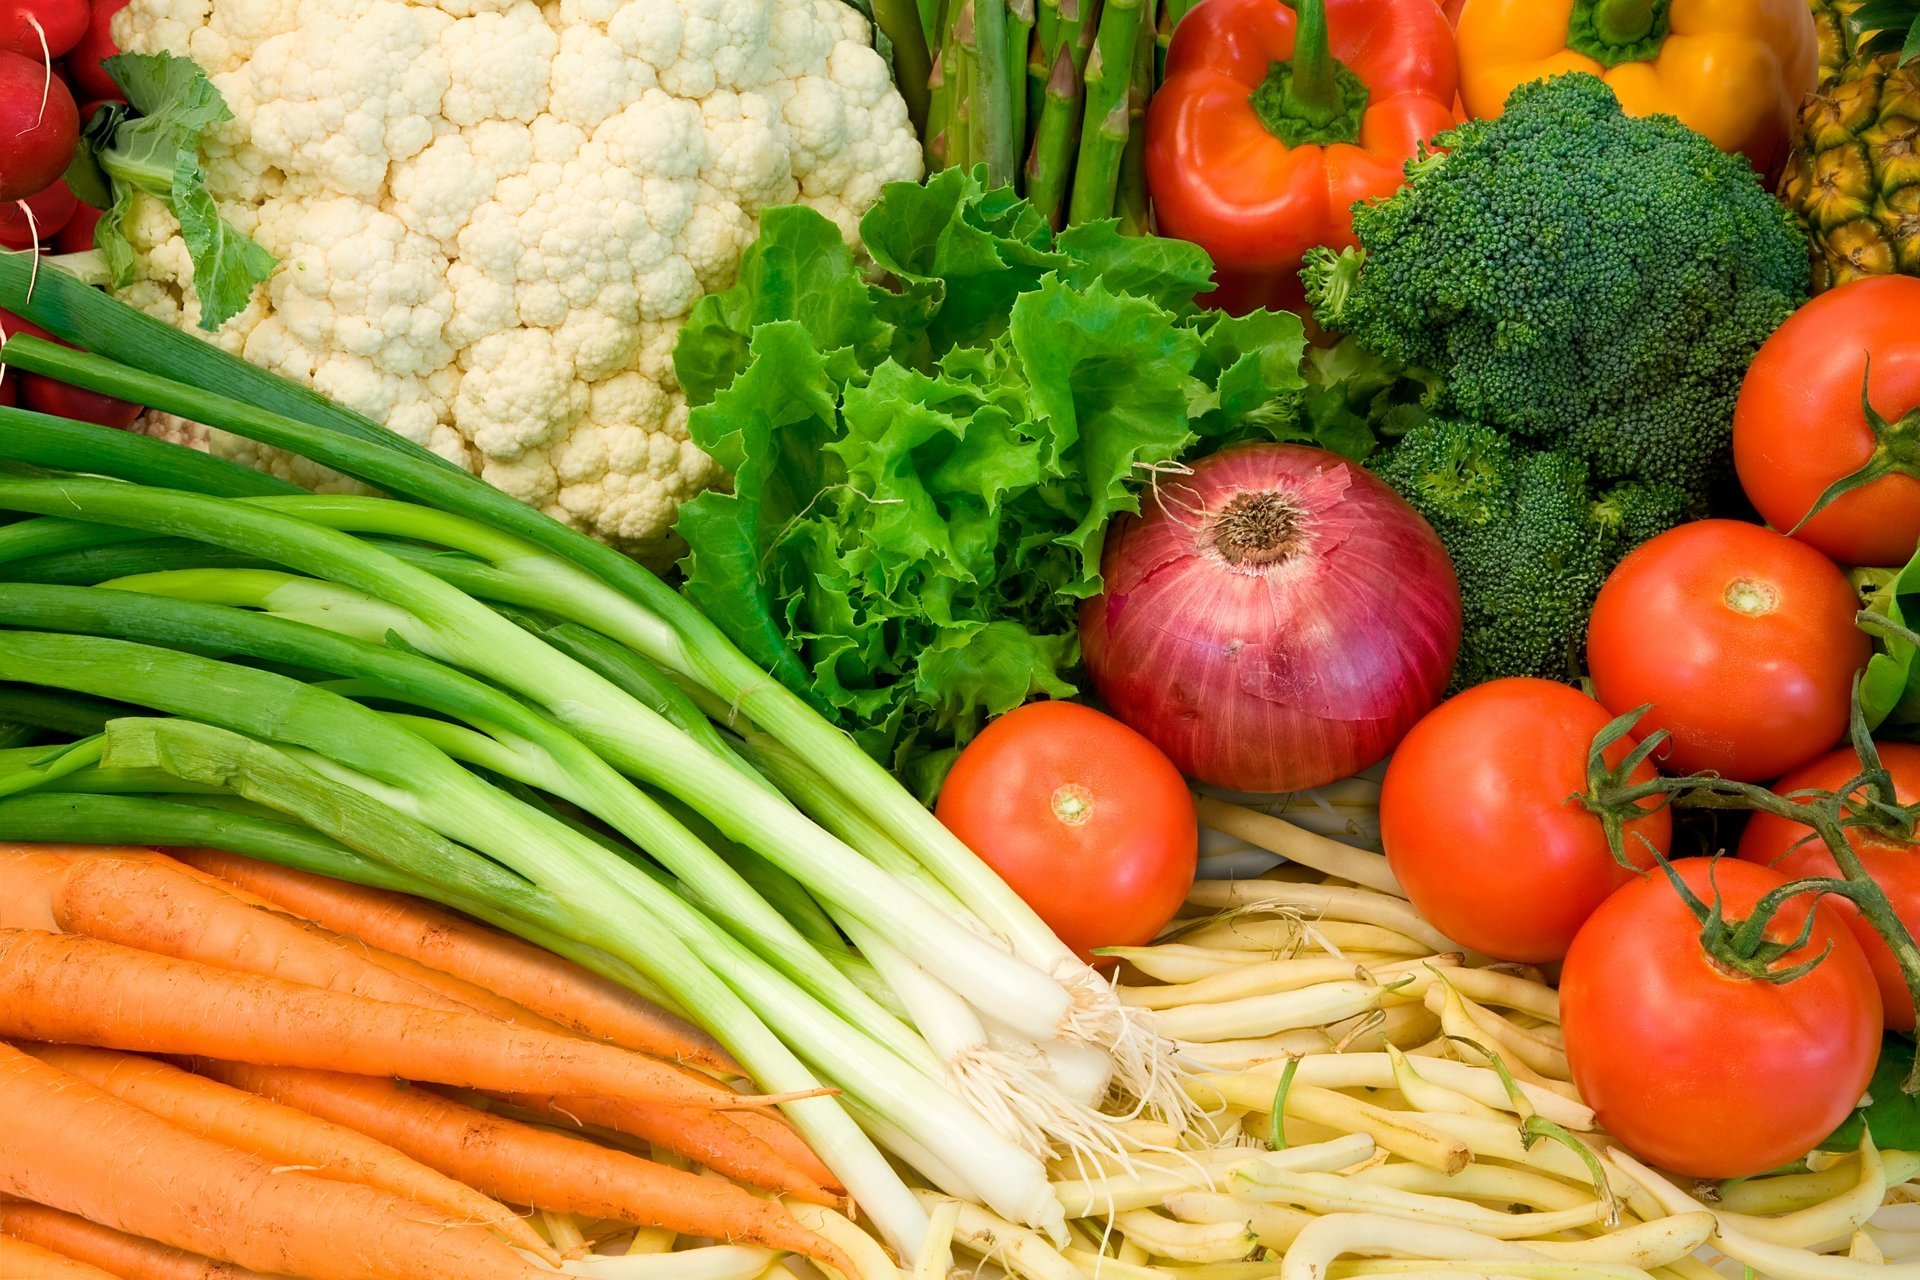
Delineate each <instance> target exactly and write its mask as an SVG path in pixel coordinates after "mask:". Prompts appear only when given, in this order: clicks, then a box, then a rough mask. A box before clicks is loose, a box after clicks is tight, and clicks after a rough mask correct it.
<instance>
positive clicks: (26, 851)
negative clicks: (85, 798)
mask: <svg viewBox="0 0 1920 1280" xmlns="http://www.w3.org/2000/svg"><path fill="white" fill-rule="evenodd" d="M108 860H111V861H112V862H113V863H114V864H115V865H118V866H124V865H126V864H128V863H141V864H150V863H164V864H166V865H168V866H172V867H177V868H178V869H179V870H180V872H181V873H182V874H184V875H188V876H192V877H193V878H194V879H195V880H197V881H199V882H201V883H203V884H206V885H210V886H213V887H217V888H220V889H224V890H226V891H227V892H228V893H230V894H231V895H232V896H233V897H234V898H236V899H237V900H239V901H241V902H245V903H246V904H247V905H249V906H261V907H266V906H269V905H270V904H268V903H267V902H266V900H265V899H263V898H257V897H255V896H254V895H253V894H251V893H248V892H247V891H246V890H245V889H242V888H241V887H240V886H238V885H230V884H227V883H226V882H225V881H223V880H220V879H217V878H216V877H214V876H210V875H208V874H207V873H206V872H204V871H201V870H199V869H198V868H196V867H189V866H187V865H186V864H184V863H179V862H175V861H174V860H173V859H171V858H169V857H167V856H166V855H165V854H163V853H161V852H160V851H159V850H157V849H148V848H144V847H141V846H137V845H70V844H11V843H6V842H0V928H7V929H46V930H53V929H57V928H58V927H59V926H58V925H57V924H55V922H54V919H53V895H54V893H55V891H56V890H57V889H58V887H59V884H60V882H61V881H62V880H63V879H64V878H65V877H66V876H67V875H69V874H70V873H71V872H72V870H73V868H74V867H75V866H76V865H79V864H81V863H93V862H105V861H108Z"/></svg>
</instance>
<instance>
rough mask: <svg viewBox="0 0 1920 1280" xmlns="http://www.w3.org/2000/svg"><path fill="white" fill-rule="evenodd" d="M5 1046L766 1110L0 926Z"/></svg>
mask: <svg viewBox="0 0 1920 1280" xmlns="http://www.w3.org/2000/svg"><path fill="white" fill-rule="evenodd" d="M0 1036H4V1037H11V1038H20V1039H26V1040H45V1041H49V1042H52V1043H56V1044H88V1045H94V1046H97V1047H100V1048H106V1049H126V1050H130V1051H132V1052H135V1053H173V1054H204V1055H206V1056H208V1057H215V1058H230V1059H232V1060H234V1061H236V1062H256V1063H259V1064H261V1065H263V1066H286V1067H317V1068H321V1069H332V1070H342V1071H348V1072H351V1073H353V1074H356V1075H392V1076H402V1077H405V1078H407V1079H411V1080H429V1081H433V1082H435V1083H438V1084H450V1085H458V1086H461V1087H463V1088H470V1089H498V1090H534V1091H551V1092H554V1093H564V1094H583V1095H590V1096H608V1097H615V1098H626V1099H633V1100H636V1101H646V1102H650V1103H665V1104H669V1105H673V1106H678V1107H690V1108H691V1107H709V1108H721V1109H730V1108H734V1107H745V1108H755V1107H765V1106H769V1105H771V1104H772V1100H771V1099H768V1098H755V1097H749V1096H747V1095H744V1094H736V1093H731V1092H729V1091H727V1090H725V1089H722V1088H720V1087H719V1086H718V1085H702V1084H701V1083H699V1082H698V1081H696V1080H695V1079H694V1078H692V1077H690V1076H688V1075H686V1074H685V1073H683V1072H681V1071H678V1070H676V1069H675V1068H674V1067H672V1066H670V1065H668V1064H666V1063H663V1062H657V1061H655V1060H653V1059H651V1058H648V1057H645V1056H644V1055H641V1054H637V1053H629V1052H627V1051H626V1050H624V1049H619V1048H616V1047H614V1046H612V1045H608V1044H603V1043H601V1042H599V1041H595V1040H585V1039H577V1038H574V1037H571V1036H559V1035H554V1034H551V1033H549V1032H545V1031H540V1030H537V1029H535V1028H529V1027H513V1026H507V1025H505V1024H502V1023H499V1022H495V1021H494V1020H492V1019H491V1018H488V1017H485V1016H484V1015H482V1014H477V1013H451V1012H445V1011H442V1010H438V1009H419V1008H414V1007H411V1006H408V1005H402V1004H394V1003H390V1002H388V1001H383V1000H368V999H365V998H363V997H360V996H351V995H342V994H341V993H339V992H336V991H324V990H321V989H319V988H316V987H307V986H302V985H300V984H299V983H294V982H287V981H285V980H284V979H280V978H263V977H260V976H258V975H256V974H245V973H234V972H232V971H230V970H226V969H216V968H214V967H212V966H211V965H203V964H195V963H193V962H192V961H187V960H175V959H173V958H172V957H170V956H156V955H152V954H149V953H147V952H142V951H136V950H134V949H133V948H131V947H122V946H118V945H116V944H114V943H111V942H101V941H99V940H98V939H94V938H83V937H79V936H76V935H71V934H51V933H42V932H40V931H38V930H34V929H0Z"/></svg>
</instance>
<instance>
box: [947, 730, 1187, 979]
mask: <svg viewBox="0 0 1920 1280" xmlns="http://www.w3.org/2000/svg"><path fill="white" fill-rule="evenodd" d="M934 812H935V813H936V814H937V815H938V816H939V818H940V821H942V822H944V823H946V824H947V827H948V829H949V830H951V831H952V832H953V833H954V834H955V835H956V836H958V837H960V839H961V840H962V841H964V842H965V843H966V844H967V845H968V846H969V847H971V848H972V849H973V851H974V852H975V853H977V854H979V855H980V857H981V858H982V859H983V860H984V861H985V862H986V864H987V865H988V866H990V867H992V868H993V869H994V870H995V871H996V872H998V873H999V874H1000V877H1001V878H1002V879H1003V880H1005V881H1006V882H1007V883H1008V884H1009V885H1011V886H1013V890H1014V892H1015V893H1018V894H1019V895H1020V896H1021V897H1022V898H1024V899H1025V900H1026V902H1027V904H1028V905H1029V906H1031V907H1032V908H1033V909H1034V910H1035V911H1036V912H1038V913H1039V915H1040V918H1041V919H1042V920H1045V921H1046V922H1047V924H1048V925H1050V926H1052V928H1053V931H1054V932H1055V933H1057V934H1059V935H1060V939H1061V940H1062V941H1063V942H1065V943H1066V944H1067V945H1068V946H1070V947H1072V948H1073V949H1074V950H1075V951H1078V952H1079V953H1080V954H1081V956H1083V957H1090V956H1091V953H1092V951H1093V949H1094V948H1095V947H1109V946H1138V945H1140V944H1142V943H1146V942H1150V941H1152V940H1153V936H1154V935H1155V934H1156V933H1158V932H1160V929H1161V927H1162V926H1163V925H1165V924H1166V923H1167V921H1169V920H1171V919H1172V918H1173V913H1174V912H1175V911H1177V910H1179V908H1180V904H1181V903H1183V902H1185V901H1186V898H1187V891H1188V890H1189V889H1191V888H1192V887H1193V875H1194V869H1195V866H1196V865H1197V864H1198V861H1199V857H1200V824H1199V819H1198V818H1197V817H1196V816H1195V814H1194V809H1193V796H1192V794H1191V793H1190V792H1189V791H1188V790H1187V783H1186V780H1185V779H1184V778H1182V777H1181V776H1180V771H1179V770H1178V769H1176V768H1174V767H1173V762H1172V761H1170V760H1168V759H1167V757H1166V756H1165V755H1164V754H1162V753H1161V751H1160V749H1159V748H1158V747H1156V746H1154V745H1153V744H1152V743H1151V742H1148V741H1147V740H1146V739H1145V738H1143V737H1141V736H1140V735H1139V734H1138V733H1135V732H1134V731H1133V730H1132V729H1129V728H1128V727H1127V726H1126V725H1124V724H1121V723H1120V722H1119V721H1118V720H1115V719H1114V718H1113V717H1112V716H1108V715H1102V714H1101V713H1100V712H1098V711H1095V710H1093V709H1092V708H1091V707H1083V706H1080V705H1079V704H1077V703H1072V702H1035V703H1031V704H1029V705H1027V706H1024V707H1019V708H1017V709H1015V710H1013V711H1009V712H1008V713H1007V714H1005V715H1003V716H1001V717H1000V718H999V719H997V720H995V721H994V722H993V723H992V724H989V725H988V726H987V727H986V728H985V729H984V730H982V731H981V733H980V736H979V737H977V738H975V739H974V740H973V741H972V742H970V743H968V744H967V747H966V749H965V750H963V751H961V753H960V758H959V759H958V760H956V761H954V764H953V769H952V771H951V772H950V773H948V774H947V781H946V785H945V786H943V787H942V788H941V789H940V799H939V803H938V804H937V805H935V807H934Z"/></svg>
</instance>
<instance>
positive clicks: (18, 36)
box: [0, 0, 88, 66]
mask: <svg viewBox="0 0 1920 1280" xmlns="http://www.w3.org/2000/svg"><path fill="white" fill-rule="evenodd" d="M87 20H88V13H87V5H86V0H0V49H11V50H13V51H14V52H15V53H23V54H25V55H26V56H27V57H29V58H35V59H38V60H39V61H40V63H41V65H42V66H45V65H46V64H47V63H48V62H51V61H52V60H53V59H55V58H58V57H60V56H61V55H62V54H64V53H66V51H67V50H69V49H71V48H73V46H74V45H76V44H79V43H80V37H81V36H83V35H85V34H86V33H87Z"/></svg>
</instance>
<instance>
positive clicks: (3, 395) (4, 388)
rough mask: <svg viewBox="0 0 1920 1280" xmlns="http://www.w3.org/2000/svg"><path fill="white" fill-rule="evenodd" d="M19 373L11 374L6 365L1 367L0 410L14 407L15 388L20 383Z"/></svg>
mask: <svg viewBox="0 0 1920 1280" xmlns="http://www.w3.org/2000/svg"><path fill="white" fill-rule="evenodd" d="M20 376H21V375H19V374H17V373H14V374H9V373H8V372H7V367H6V366H5V365H0V409H7V408H12V407H13V388H14V385H15V384H16V383H18V382H19V381H20Z"/></svg>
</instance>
